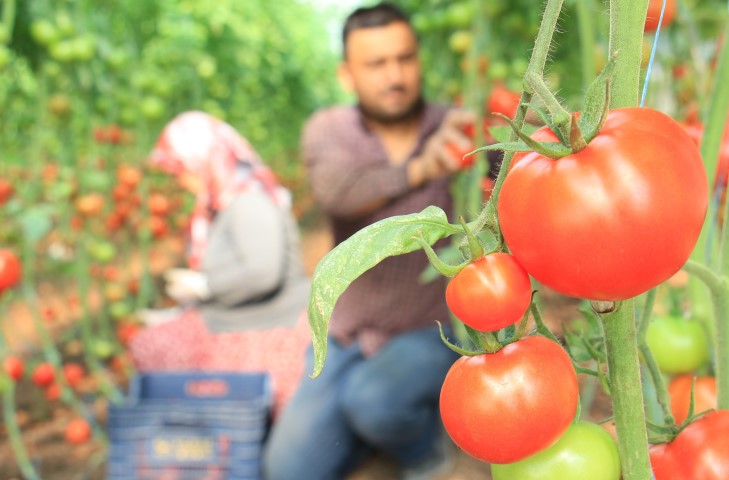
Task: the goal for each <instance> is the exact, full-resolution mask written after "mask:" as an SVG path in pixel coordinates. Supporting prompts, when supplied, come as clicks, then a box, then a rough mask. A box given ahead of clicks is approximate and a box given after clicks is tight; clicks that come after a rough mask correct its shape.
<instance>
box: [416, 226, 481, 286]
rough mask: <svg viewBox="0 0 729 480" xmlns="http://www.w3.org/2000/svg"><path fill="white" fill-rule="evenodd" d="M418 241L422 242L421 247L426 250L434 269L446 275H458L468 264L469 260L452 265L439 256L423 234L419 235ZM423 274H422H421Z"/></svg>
mask: <svg viewBox="0 0 729 480" xmlns="http://www.w3.org/2000/svg"><path fill="white" fill-rule="evenodd" d="M418 241H419V242H420V245H421V247H422V248H423V251H425V254H426V255H427V256H428V260H429V261H430V265H431V266H432V267H433V269H434V270H435V271H436V272H438V273H440V274H441V275H443V276H444V277H449V278H450V277H455V276H456V275H458V272H460V271H461V270H463V269H464V268H465V267H466V265H468V263H469V262H464V263H462V264H460V265H451V264H448V263H446V262H444V261H443V260H441V259H440V257H438V254H437V253H435V250H433V247H431V246H430V245H428V242H426V241H425V239H424V238H423V236H422V235H418ZM421 276H422V274H421Z"/></svg>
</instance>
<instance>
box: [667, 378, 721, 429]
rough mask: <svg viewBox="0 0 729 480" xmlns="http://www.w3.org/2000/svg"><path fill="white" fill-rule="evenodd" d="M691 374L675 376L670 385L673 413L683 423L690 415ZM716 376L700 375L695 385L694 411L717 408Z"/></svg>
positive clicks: (699, 411)
mask: <svg viewBox="0 0 729 480" xmlns="http://www.w3.org/2000/svg"><path fill="white" fill-rule="evenodd" d="M692 383H693V377H692V376H691V375H680V376H678V377H674V378H673V379H672V380H671V383H670V384H669V385H668V393H669V394H670V396H671V413H673V418H675V419H676V422H677V423H679V424H680V423H683V422H684V420H686V417H687V416H688V411H689V406H690V405H691V385H692ZM716 406H717V396H716V378H714V377H698V378H696V385H695V386H694V413H701V412H704V411H706V410H709V409H712V408H716Z"/></svg>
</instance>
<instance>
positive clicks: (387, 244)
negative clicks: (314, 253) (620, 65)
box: [309, 206, 463, 378]
mask: <svg viewBox="0 0 729 480" xmlns="http://www.w3.org/2000/svg"><path fill="white" fill-rule="evenodd" d="M462 232H463V229H462V228H461V227H460V226H458V225H451V224H450V223H448V217H447V215H446V214H445V212H444V211H443V210H441V209H440V208H438V207H434V206H430V207H428V208H426V209H425V210H423V211H422V212H420V213H413V214H411V215H402V216H397V217H391V218H386V219H384V220H380V221H379V222H377V223H373V224H372V225H369V226H367V227H365V228H364V229H362V230H360V231H358V232H357V233H355V234H354V235H352V236H351V237H350V238H348V239H347V240H345V241H344V242H342V243H340V244H339V245H337V246H336V247H335V248H334V249H333V250H332V251H331V252H329V253H328V254H327V255H326V256H325V257H324V258H323V259H322V260H321V261H320V262H319V264H318V265H317V266H316V270H314V275H313V278H312V286H311V293H310V294H309V324H310V326H311V333H312V336H313V344H314V372H313V373H312V375H311V376H312V378H315V377H317V376H318V375H319V374H320V373H321V370H322V368H323V367H324V359H325V358H326V351H327V330H328V326H329V319H330V318H331V314H332V311H333V310H334V305H335V304H336V302H337V300H338V299H339V297H340V296H341V295H342V293H344V291H345V290H346V289H347V287H349V285H350V284H351V283H352V282H353V281H354V280H356V279H357V278H358V277H359V276H360V275H362V274H363V273H365V272H366V271H367V270H369V269H371V268H372V267H374V266H375V265H377V264H378V263H380V262H381V261H382V260H384V259H386V258H387V257H392V256H396V255H403V254H405V253H410V252H414V251H417V250H420V249H421V248H422V247H421V244H420V240H419V236H420V235H422V238H423V239H425V241H426V242H427V243H428V244H429V245H433V244H434V243H435V242H437V241H438V240H440V239H441V238H445V237H447V236H449V235H453V234H455V233H462Z"/></svg>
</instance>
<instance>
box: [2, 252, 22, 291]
mask: <svg viewBox="0 0 729 480" xmlns="http://www.w3.org/2000/svg"><path fill="white" fill-rule="evenodd" d="M22 274H23V267H22V265H21V263H20V260H19V259H18V257H17V256H16V255H15V253H14V252H13V251H12V250H9V249H7V248H2V249H0V292H2V291H3V290H7V289H8V288H11V287H14V286H15V285H17V284H18V283H19V282H20V278H21V276H22Z"/></svg>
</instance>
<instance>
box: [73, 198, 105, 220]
mask: <svg viewBox="0 0 729 480" xmlns="http://www.w3.org/2000/svg"><path fill="white" fill-rule="evenodd" d="M103 208H104V196H103V195H101V194H100V193H89V194H88V195H84V196H83V197H79V198H78V199H77V200H76V211H78V213H79V214H81V215H83V216H86V217H92V216H94V215H97V214H98V213H99V212H101V210H102V209H103Z"/></svg>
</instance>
